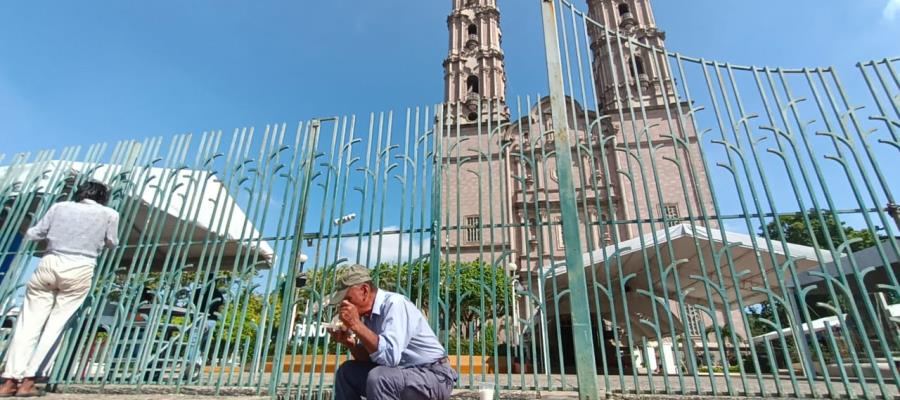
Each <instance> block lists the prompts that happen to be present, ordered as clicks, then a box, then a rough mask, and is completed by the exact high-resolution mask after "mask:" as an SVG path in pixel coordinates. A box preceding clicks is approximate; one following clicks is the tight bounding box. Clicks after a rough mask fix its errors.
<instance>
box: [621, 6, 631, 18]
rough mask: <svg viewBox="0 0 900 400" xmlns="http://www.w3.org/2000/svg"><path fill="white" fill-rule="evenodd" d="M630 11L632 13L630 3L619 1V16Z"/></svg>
mask: <svg viewBox="0 0 900 400" xmlns="http://www.w3.org/2000/svg"><path fill="white" fill-rule="evenodd" d="M629 13H631V9H629V8H628V4H625V3H619V16H620V17H621V16H624V15H625V14H629Z"/></svg>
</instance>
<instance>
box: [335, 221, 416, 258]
mask: <svg viewBox="0 0 900 400" xmlns="http://www.w3.org/2000/svg"><path fill="white" fill-rule="evenodd" d="M398 229H399V228H398V227H396V226H386V227H385V228H384V231H396V230H398ZM410 236H411V237H410ZM370 240H371V242H372V246H371V249H370V247H369V241H370ZM428 240H429V237H428V236H427V235H423V236H422V242H420V241H419V234H418V233H414V234H412V235H409V234H402V235H401V234H397V233H394V234H384V235H381V236H379V235H377V234H375V235H373V236H371V238H370V237H363V238H362V241H360V240H359V239H358V238H355V237H350V238H344V239H343V240H342V241H341V253H340V254H341V257H346V258H347V259H348V260H350V262H355V261H356V256H357V254H360V263H362V264H366V257H367V253H368V259H369V264H370V265H368V266H369V267H372V266H374V265H375V262H376V260H377V259H378V249H379V247H380V248H381V259H380V260H381V262H382V263H395V262H398V261H401V262H406V261H409V254H410V250H412V259H413V260H415V259H417V258H419V256H420V252H423V251H424V252H427V251H428V249H427V246H428V243H429V242H428ZM423 246H425V247H423ZM423 254H424V253H423Z"/></svg>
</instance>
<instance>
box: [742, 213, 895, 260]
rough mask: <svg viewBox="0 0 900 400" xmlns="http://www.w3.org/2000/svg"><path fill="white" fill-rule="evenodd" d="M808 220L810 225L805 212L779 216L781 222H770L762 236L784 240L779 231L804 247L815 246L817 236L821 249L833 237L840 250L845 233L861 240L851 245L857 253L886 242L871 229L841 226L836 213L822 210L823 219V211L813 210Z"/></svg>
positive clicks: (791, 241)
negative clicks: (877, 243) (882, 241)
mask: <svg viewBox="0 0 900 400" xmlns="http://www.w3.org/2000/svg"><path fill="white" fill-rule="evenodd" d="M806 217H807V218H808V219H809V225H808V226H807V224H806V221H804V219H803V213H799V212H798V213H795V214H791V215H782V216H779V217H778V219H776V220H774V221H772V222H770V223H768V224H767V225H766V226H765V229H764V230H760V232H759V235H760V236H763V234H764V233H765V232H768V234H769V237H771V238H773V239H778V238H780V236H779V232H783V233H784V239H785V241H787V242H788V243H794V244H800V245H804V246H813V238H814V237H815V242H816V243H817V244H818V245H819V247H820V248H823V249H825V248H827V242H826V235H827V237H830V238H831V241H832V243H833V244H834V247H835V248H837V247H838V246H840V245H841V243H842V241H841V236H840V234H841V232H843V233H844V235H845V236H846V238H847V240H850V239H860V240H859V241H858V242H856V243H853V244H851V245H850V248H851V249H852V250H853V251H859V250H862V249H866V248H869V247H872V246H874V245H875V243H876V241H878V240H884V239H886V237H885V236H878V235H876V234H875V232H873V231H871V230H868V229H854V228H852V227H849V226H847V224H846V223H845V222H843V221H841V223H840V224H839V223H838V222H837V219H836V218H835V216H834V214H833V213H831V212H830V211H827V210H823V211H821V218H820V212H819V211H818V210H815V209H811V210H809V211H807V212H806ZM823 221H824V224H823V223H822V222H823Z"/></svg>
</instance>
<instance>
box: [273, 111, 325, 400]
mask: <svg viewBox="0 0 900 400" xmlns="http://www.w3.org/2000/svg"><path fill="white" fill-rule="evenodd" d="M320 126H321V120H313V121H311V122H310V131H309V132H310V136H309V137H307V138H306V139H307V144H306V154H305V155H304V156H303V158H301V160H302V164H301V165H302V168H303V172H302V175H301V176H300V179H302V180H303V181H302V184H301V186H300V188H301V192H300V199H299V203H298V204H299V211H298V213H297V219H296V221H295V222H294V237H293V240H292V241H291V243H292V246H291V252H290V253H289V254H290V260H289V261H288V265H289V267H288V270H287V271H286V272H287V274H286V278H285V286H284V290H283V293H282V294H281V295H282V302H281V321H280V324H279V328H278V336H277V337H276V339H275V354H273V355H272V373H271V374H272V375H271V377H270V378H269V396H270V397H271V398H273V399H274V398H276V397H277V395H278V385H279V384H280V383H281V378H282V376H281V375H282V372H284V356H285V352H286V351H287V348H288V345H289V344H290V340H292V339H293V333H294V327H293V326H289V325H288V324H290V323H291V321H292V318H291V315H287V314H288V313H291V312H292V310H293V309H294V307H293V305H294V297H295V292H296V290H295V289H296V288H295V287H294V285H295V282H296V280H297V274H298V271H297V270H298V267H299V266H301V265H300V264H301V262H300V260H298V256H299V255H300V249H301V248H302V246H303V245H302V240H303V232H304V225H305V223H306V213H307V211H308V210H307V206H308V202H309V191H310V188H309V186H310V184H311V183H312V176H313V172H314V171H315V161H316V147H317V144H318V143H319V129H320ZM312 263H313V265H316V260H312ZM321 301H324V300H321ZM260 365H261V366H262V368H261V369H260V374H261V375H262V373H263V372H265V365H266V364H265V361H264V360H263V361H261V364H260ZM288 393H290V389H288ZM288 397H290V395H289V394H288Z"/></svg>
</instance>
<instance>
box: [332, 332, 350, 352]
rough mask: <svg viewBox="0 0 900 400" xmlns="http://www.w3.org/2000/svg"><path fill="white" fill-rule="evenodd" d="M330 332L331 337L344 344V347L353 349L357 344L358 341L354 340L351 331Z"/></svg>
mask: <svg viewBox="0 0 900 400" xmlns="http://www.w3.org/2000/svg"><path fill="white" fill-rule="evenodd" d="M328 333H330V334H331V338H332V339H334V341H335V342H338V343H340V344H342V345H344V347H349V348H351V349H352V348H353V347H355V346H356V341H355V340H353V338H352V337H351V336H350V332H347V331H345V330H337V331H331V330H329V331H328Z"/></svg>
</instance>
